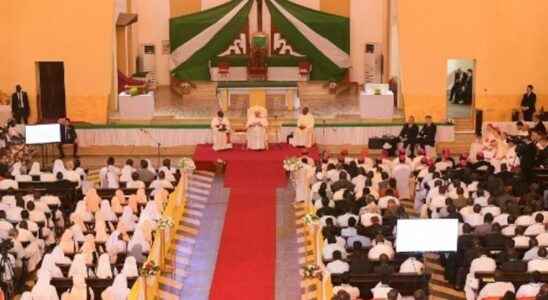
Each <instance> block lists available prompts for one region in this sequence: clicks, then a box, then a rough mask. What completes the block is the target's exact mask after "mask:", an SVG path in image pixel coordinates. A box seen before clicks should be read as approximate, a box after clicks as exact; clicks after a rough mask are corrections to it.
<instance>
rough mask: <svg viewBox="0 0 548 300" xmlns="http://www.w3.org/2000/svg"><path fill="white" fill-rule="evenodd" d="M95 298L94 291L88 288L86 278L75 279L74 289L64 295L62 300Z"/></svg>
mask: <svg viewBox="0 0 548 300" xmlns="http://www.w3.org/2000/svg"><path fill="white" fill-rule="evenodd" d="M88 296H89V297H88ZM94 298H95V297H94V295H93V290H92V289H90V288H88V286H87V284H86V279H85V278H84V277H73V278H72V287H71V288H70V290H68V291H66V292H65V293H63V296H62V297H61V300H94Z"/></svg>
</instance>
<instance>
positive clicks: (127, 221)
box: [118, 206, 138, 231]
mask: <svg viewBox="0 0 548 300" xmlns="http://www.w3.org/2000/svg"><path fill="white" fill-rule="evenodd" d="M137 221H138V219H137V217H136V216H135V215H134V214H133V210H132V209H131V207H129V206H126V207H124V212H123V213H122V216H121V217H120V219H119V220H118V224H124V226H126V229H127V230H129V231H132V230H134V229H135V223H137Z"/></svg>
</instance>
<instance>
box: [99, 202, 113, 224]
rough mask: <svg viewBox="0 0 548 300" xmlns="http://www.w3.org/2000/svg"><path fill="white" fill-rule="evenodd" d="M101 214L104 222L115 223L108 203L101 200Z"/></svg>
mask: <svg viewBox="0 0 548 300" xmlns="http://www.w3.org/2000/svg"><path fill="white" fill-rule="evenodd" d="M100 211H101V214H102V215H103V217H104V218H105V221H109V222H112V221H116V220H117V217H116V214H115V213H114V211H113V210H112V208H111V207H110V201H108V200H103V201H101V208H100Z"/></svg>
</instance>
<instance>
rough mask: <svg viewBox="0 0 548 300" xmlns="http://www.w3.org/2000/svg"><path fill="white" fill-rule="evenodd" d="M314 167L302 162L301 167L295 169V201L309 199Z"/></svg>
mask: <svg viewBox="0 0 548 300" xmlns="http://www.w3.org/2000/svg"><path fill="white" fill-rule="evenodd" d="M314 172H315V169H314V167H312V166H310V165H307V164H304V165H303V167H302V168H301V169H299V170H297V171H295V181H296V187H295V193H296V196H295V200H296V201H308V200H310V195H311V192H310V185H311V181H312V179H313V178H314Z"/></svg>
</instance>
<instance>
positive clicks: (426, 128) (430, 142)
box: [419, 115, 437, 150]
mask: <svg viewBox="0 0 548 300" xmlns="http://www.w3.org/2000/svg"><path fill="white" fill-rule="evenodd" d="M424 119H425V121H426V124H424V125H423V126H422V128H421V131H420V132H419V143H420V145H421V147H422V149H424V150H426V146H430V147H434V146H435V145H436V130H437V128H436V124H434V123H433V122H432V116H429V115H428V116H426V117H425V118H424Z"/></svg>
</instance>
